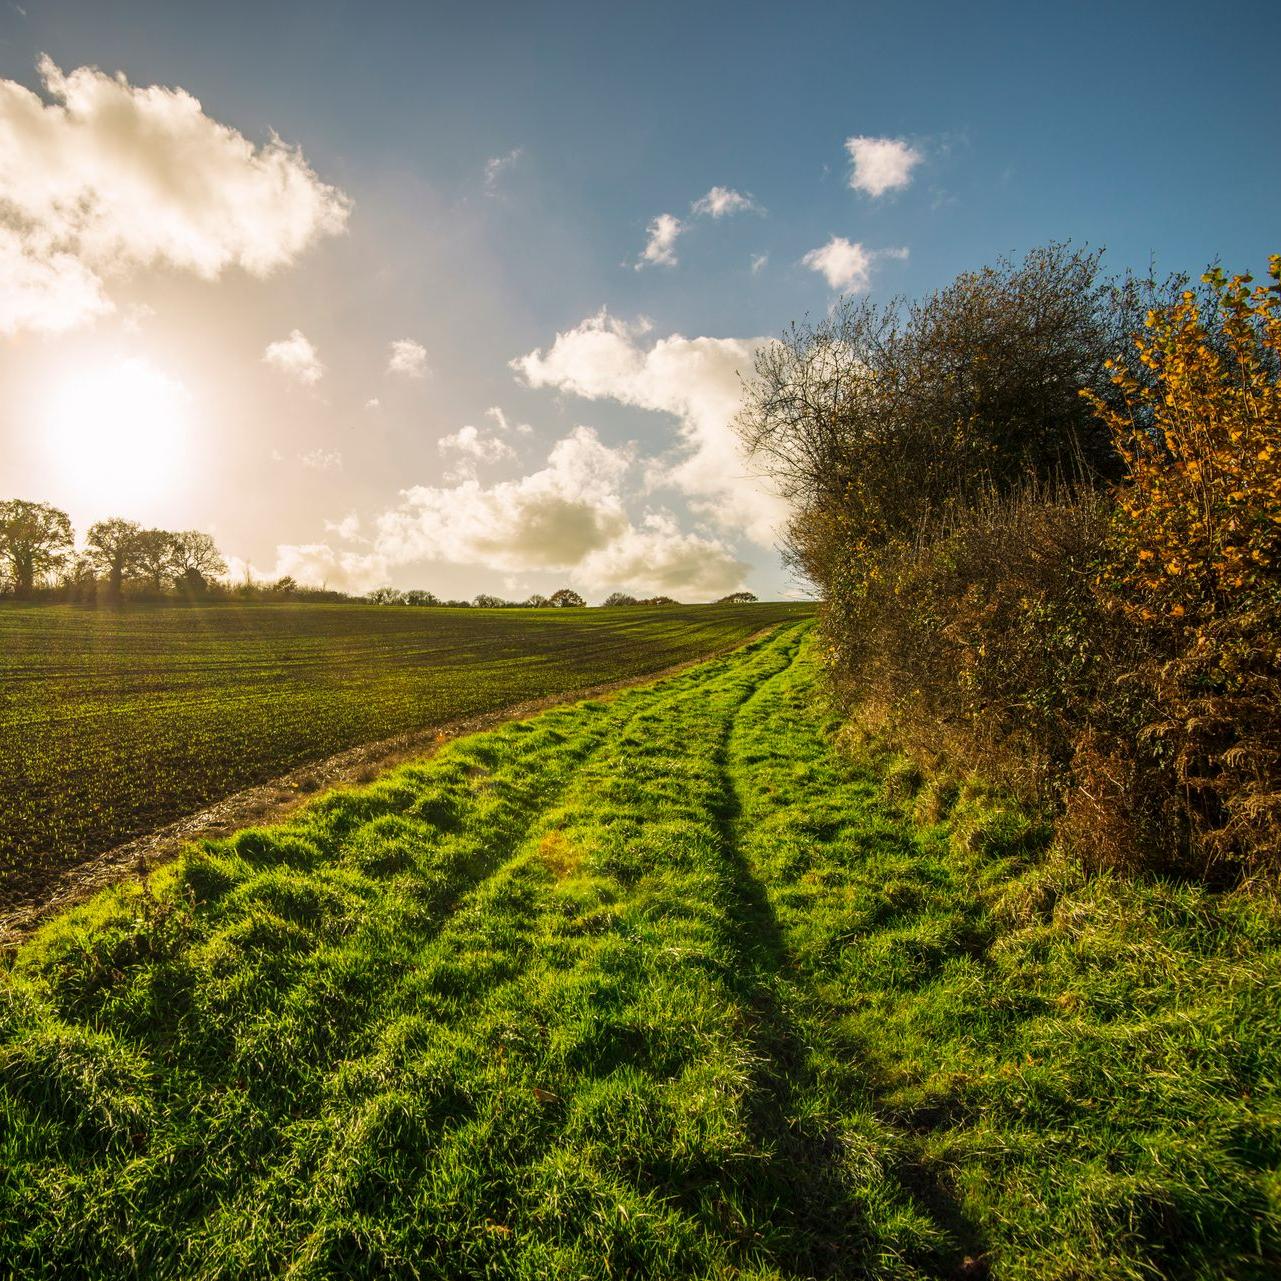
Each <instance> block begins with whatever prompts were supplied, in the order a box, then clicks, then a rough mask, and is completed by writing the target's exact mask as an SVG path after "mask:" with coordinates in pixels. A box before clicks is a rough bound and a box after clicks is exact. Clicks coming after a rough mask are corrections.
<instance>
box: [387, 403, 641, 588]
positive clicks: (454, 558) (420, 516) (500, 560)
mask: <svg viewBox="0 0 1281 1281" xmlns="http://www.w3.org/2000/svg"><path fill="white" fill-rule="evenodd" d="M631 465H632V456H631V452H630V451H629V450H626V449H612V448H610V447H609V446H607V445H605V444H604V443H603V442H602V441H601V439H600V438H599V437H598V436H597V434H596V433H595V432H594V431H593V430H592V429H591V428H590V427H578V428H576V429H575V430H574V431H573V432H572V433H570V435H568V436H566V437H565V438H564V439H562V440H560V441H557V443H556V445H555V446H554V447H553V448H552V450H551V453H550V454H549V455H548V458H547V465H546V466H545V467H543V468H541V469H540V470H539V471H536V472H532V473H530V474H529V475H527V476H522V477H521V478H520V479H519V480H509V481H499V482H497V483H496V484H493V485H489V486H483V485H481V484H480V483H479V482H478V481H477V480H475V479H474V478H471V479H467V480H463V481H461V482H460V483H458V484H456V485H452V486H428V485H417V486H415V487H413V488H412V489H407V490H405V491H404V493H403V495H402V502H401V504H400V506H399V507H397V508H396V509H395V510H393V511H389V512H386V513H384V514H383V515H382V516H380V517H379V518H378V522H377V535H376V537H375V542H374V545H375V548H376V550H377V552H378V553H379V554H380V555H382V556H384V557H385V558H386V559H387V560H388V561H390V562H394V563H397V564H408V563H411V562H414V561H429V560H444V561H450V562H452V563H455V564H479V565H485V566H487V567H490V568H493V569H499V570H504V571H508V572H514V573H520V572H524V571H528V570H538V569H565V568H570V567H573V566H575V565H578V564H579V563H580V562H581V561H582V560H583V558H584V557H585V556H587V555H588V554H589V553H591V552H593V551H597V550H599V549H601V548H603V547H605V546H606V545H607V544H608V543H609V542H610V541H611V540H613V539H614V538H616V537H618V536H619V535H620V534H622V533H623V532H625V531H626V529H627V528H628V524H629V522H628V518H627V515H626V512H625V511H624V508H623V501H622V495H621V492H620V491H621V483H622V479H623V476H624V474H625V473H626V472H627V471H628V469H629V468H630V467H631Z"/></svg>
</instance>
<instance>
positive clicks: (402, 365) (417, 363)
mask: <svg viewBox="0 0 1281 1281" xmlns="http://www.w3.org/2000/svg"><path fill="white" fill-rule="evenodd" d="M387 372H388V373H389V374H404V376H405V377H406V378H423V377H425V376H426V374H427V348H426V347H424V346H423V345H422V343H420V342H415V341H414V339H412V338H397V339H396V340H395V341H394V342H393V343H392V345H391V351H390V354H389V355H388V357H387Z"/></svg>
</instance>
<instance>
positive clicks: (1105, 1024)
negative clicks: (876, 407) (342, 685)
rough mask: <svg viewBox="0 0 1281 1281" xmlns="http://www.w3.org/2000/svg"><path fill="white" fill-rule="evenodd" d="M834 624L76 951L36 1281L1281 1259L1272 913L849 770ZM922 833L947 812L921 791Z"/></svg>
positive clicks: (30, 959) (431, 765) (39, 956)
mask: <svg viewBox="0 0 1281 1281" xmlns="http://www.w3.org/2000/svg"><path fill="white" fill-rule="evenodd" d="M811 646H812V641H811V639H810V637H809V634H808V629H807V627H806V625H804V624H801V625H794V626H791V627H788V628H785V629H784V630H783V631H782V632H780V633H779V634H777V635H776V636H774V637H772V638H770V639H768V640H766V641H761V642H756V643H754V644H753V645H751V646H749V647H747V648H746V649H744V650H742V651H740V652H738V653H737V654H735V655H732V656H730V657H727V658H724V659H720V660H716V661H713V662H711V663H708V664H705V665H703V666H701V667H699V668H696V669H693V670H691V671H690V672H688V673H685V674H683V675H681V676H679V677H675V678H672V679H669V680H666V681H664V682H662V683H660V684H659V685H657V686H655V687H652V688H648V689H638V690H632V691H628V692H626V693H623V694H621V695H619V696H617V697H616V698H613V699H611V700H608V701H602V700H597V701H591V702H587V703H582V704H579V705H577V706H575V707H572V708H565V709H557V710H553V711H550V712H547V713H544V714H542V715H540V716H538V717H535V718H532V719H530V720H527V721H523V722H518V723H513V724H509V725H506V726H504V727H502V728H500V729H497V730H494V731H492V732H489V733H486V734H482V735H478V736H475V737H472V738H469V739H463V740H459V741H457V742H455V743H453V744H451V745H449V746H448V747H446V748H445V749H444V750H443V751H441V752H440V753H439V754H438V755H437V756H436V757H434V758H432V759H431V760H430V761H427V762H424V763H421V764H418V765H414V766H410V767H406V768H403V769H401V770H398V771H396V772H395V773H393V774H390V775H388V776H387V777H386V778H384V779H383V780H381V781H379V782H378V783H376V784H374V785H373V786H371V787H368V788H365V789H363V790H359V791H349V792H342V793H334V794H331V795H329V796H326V797H323V798H321V799H319V800H318V801H317V802H315V803H314V804H313V805H311V806H309V807H308V808H307V809H306V810H304V811H301V812H300V813H299V815H298V816H297V817H296V818H295V819H294V820H293V821H291V822H290V823H289V824H287V825H284V826H280V827H276V828H271V829H260V830H251V831H247V832H244V833H241V834H239V835H237V836H236V837H234V838H231V839H229V840H227V841H224V842H217V843H210V844H208V845H207V846H205V847H204V848H203V849H201V850H199V851H193V852H192V853H190V854H189V855H188V856H186V857H185V858H184V859H183V860H181V861H180V862H179V863H178V864H175V865H173V866H172V867H170V868H168V869H165V870H164V871H162V872H159V873H156V874H153V876H152V877H151V879H150V881H149V883H148V884H147V885H146V886H132V887H121V888H119V889H117V890H114V891H111V892H109V893H108V894H105V895H103V896H101V897H100V898H99V899H97V900H95V901H94V902H92V903H91V904H88V905H86V906H84V907H82V908H79V909H76V910H75V911H74V912H72V913H69V914H67V915H66V916H64V917H62V918H60V919H59V920H57V921H55V922H53V923H51V924H50V925H49V926H47V927H46V928H45V929H44V930H43V931H42V933H41V934H40V935H39V936H38V937H37V938H36V939H34V940H33V941H32V942H31V943H29V944H27V945H26V946H24V947H23V948H22V949H20V950H19V951H18V952H17V953H16V954H14V955H13V956H12V957H11V959H10V960H9V962H8V970H7V975H6V976H5V977H4V982H3V985H2V986H0V1259H3V1260H5V1262H6V1265H7V1266H8V1268H9V1269H10V1270H11V1271H13V1272H14V1273H15V1274H17V1275H23V1276H51V1277H52V1276H68V1275H87V1276H147V1277H155V1276H179V1275H180V1276H195V1277H215V1276H216V1277H224V1276H225V1277H246V1276H276V1275H284V1274H287V1275H289V1276H292V1277H299V1278H303V1277H334V1278H337V1277H353V1276H370V1277H373V1276H379V1277H382V1276H409V1277H442V1278H443V1277H450V1278H461V1277H496V1278H497V1277H524V1278H539V1279H540V1281H545V1279H546V1278H549V1277H557V1278H559V1277H572V1278H578V1277H584V1278H585V1277H619V1276H637V1277H641V1276H649V1277H684V1276H693V1277H755V1278H793V1277H797V1278H799V1277H820V1276H821V1277H859V1276H893V1277H980V1276H987V1275H990V1276H993V1277H1003V1278H1026V1279H1028V1281H1031V1279H1032V1278H1038V1279H1039V1278H1047V1277H1060V1278H1091V1279H1093V1278H1140V1277H1178V1278H1194V1277H1195V1278H1210V1277H1265V1276H1273V1275H1276V1271H1277V1268H1278V1266H1279V1265H1281V1207H1279V1206H1278V1194H1279V1193H1281V1179H1279V1178H1278V1173H1277V1169H1278V1160H1279V1157H1281V1101H1279V1100H1278V1095H1277V1086H1276V1080H1277V1070H1278V1065H1279V1064H1281V1035H1279V1033H1281V1027H1279V1026H1278V1023H1279V1015H1281V910H1279V909H1278V908H1277V906H1276V904H1275V903H1274V902H1273V901H1272V900H1269V899H1265V898H1249V897H1246V896H1243V895H1229V896H1219V897H1216V896H1214V895H1211V894H1209V893H1207V892H1206V891H1204V890H1200V889H1196V888H1192V887H1187V886H1178V885H1169V884H1161V883H1156V882H1132V883H1124V882H1120V881H1115V880H1111V879H1109V878H1098V879H1095V880H1092V881H1088V882H1086V881H1082V880H1081V879H1079V878H1078V877H1076V876H1075V875H1074V874H1073V872H1072V870H1071V869H1070V868H1067V867H1062V866H1058V865H1056V864H1055V863H1054V862H1053V861H1047V860H1046V859H1045V858H1044V856H1043V854H1042V851H1041V849H1040V846H1041V844H1042V843H1043V836H1042V834H1040V833H1039V832H1037V831H1036V830H1035V829H1033V828H1031V827H1030V826H1029V825H1028V823H1027V822H1026V821H1025V820H1024V819H1022V818H1021V817H1020V816H1019V814H1018V813H1017V812H1015V811H1013V810H1009V809H1007V808H1004V807H1002V806H1001V805H1000V804H999V803H998V802H996V801H993V800H992V799H990V798H984V797H983V796H981V795H978V794H974V793H967V794H965V795H964V796H963V797H962V799H961V801H960V802H959V803H958V804H957V805H956V807H955V808H954V809H953V810H952V811H951V813H950V814H949V815H948V816H947V817H946V819H945V820H944V821H943V822H941V823H937V824H934V825H933V826H929V827H924V828H922V827H918V826H917V825H916V824H915V823H914V822H913V821H912V819H911V817H910V815H909V814H908V813H907V812H906V811H907V810H908V809H909V808H911V806H912V801H913V798H912V796H911V794H910V788H908V787H905V786H904V785H903V779H902V777H901V776H896V777H893V778H892V779H891V781H892V782H893V784H894V785H893V786H891V787H887V786H886V777H885V768H884V765H883V763H878V762H873V761H863V762H851V761H849V760H848V759H847V758H846V757H844V756H843V755H842V754H840V753H839V752H837V751H836V750H835V749H834V748H833V744H832V732H833V730H834V728H835V726H834V725H833V724H832V723H831V722H830V720H829V718H828V717H827V715H826V713H825V712H824V710H823V707H822V703H821V700H820V699H819V697H818V686H817V681H818V675H817V671H816V666H815V663H814V661H813V656H812V649H811ZM922 808H924V807H922Z"/></svg>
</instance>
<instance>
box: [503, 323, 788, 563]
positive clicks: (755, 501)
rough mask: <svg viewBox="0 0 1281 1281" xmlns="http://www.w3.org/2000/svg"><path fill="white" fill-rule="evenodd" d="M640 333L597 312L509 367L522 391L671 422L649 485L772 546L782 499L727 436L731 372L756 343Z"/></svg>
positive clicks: (748, 367)
mask: <svg viewBox="0 0 1281 1281" xmlns="http://www.w3.org/2000/svg"><path fill="white" fill-rule="evenodd" d="M647 328H648V327H647V326H627V325H625V324H622V323H620V322H619V321H617V320H615V319H614V318H613V317H611V316H610V315H608V313H606V312H605V311H601V312H599V313H598V314H597V315H595V316H590V317H588V318H587V319H586V320H584V321H583V322H582V323H581V324H580V325H578V326H577V327H576V328H574V329H570V330H568V331H566V332H565V333H558V334H557V335H556V339H555V341H554V342H553V343H552V345H551V346H550V347H549V348H547V350H546V351H532V352H530V353H529V354H528V355H525V356H521V357H518V358H517V359H516V360H513V361H512V362H511V363H512V367H513V368H514V369H515V370H516V371H517V372H518V373H519V374H520V375H521V377H523V378H524V380H525V381H526V382H527V383H529V385H530V386H531V387H554V388H556V389H558V390H561V391H568V392H572V393H573V394H575V395H578V396H583V397H586V398H587V399H589V400H606V399H609V400H617V401H620V402H621V403H623V404H626V405H636V406H639V407H640V408H643V409H651V410H655V411H658V412H661V413H668V414H672V415H674V416H675V417H676V418H677V420H678V421H679V438H678V447H677V449H676V451H675V452H674V454H673V456H672V457H671V458H670V459H668V460H666V461H665V462H664V463H663V464H661V465H659V466H658V467H656V468H655V469H654V470H655V474H656V477H657V479H658V481H659V483H662V484H667V485H671V486H674V487H675V488H677V489H679V490H681V491H682V492H684V493H685V494H686V495H688V496H689V498H690V502H691V506H693V507H694V509H695V510H696V511H698V512H699V513H700V514H701V515H703V516H705V517H706V518H707V519H709V520H713V521H715V522H716V523H718V524H719V525H721V526H722V527H723V528H726V529H731V530H741V531H742V532H744V533H745V534H747V535H748V537H750V538H752V539H753V540H754V541H756V542H757V543H760V544H761V545H762V546H767V547H768V546H772V545H773V543H774V542H775V539H776V537H777V534H778V530H779V529H780V528H781V525H782V522H783V520H784V519H785V518H786V508H785V505H784V503H783V501H782V499H781V498H780V497H779V496H778V494H777V493H776V492H775V491H773V489H772V488H771V487H770V486H769V485H768V483H766V482H765V481H764V480H763V479H761V478H760V477H758V476H755V475H753V474H752V472H751V469H750V468H749V466H748V465H747V462H746V460H745V459H744V457H743V453H742V450H741V447H740V445H739V441H738V438H737V436H736V434H735V432H734V429H733V420H734V416H735V414H737V412H738V409H739V406H740V403H741V399H742V385H741V383H740V381H739V375H740V374H742V375H744V376H750V375H751V372H752V361H753V357H754V355H755V353H756V350H757V348H758V347H759V346H760V345H761V344H762V343H763V342H765V341H766V340H765V339H761V338H756V339H744V338H684V337H682V336H681V335H680V334H673V335H672V336H671V337H669V338H662V339H659V340H658V341H657V342H655V343H654V344H652V345H649V346H647V345H643V344H642V342H641V341H639V340H640V339H641V338H642V337H643V336H644V334H645V332H646V330H647Z"/></svg>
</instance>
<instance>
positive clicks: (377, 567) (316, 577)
mask: <svg viewBox="0 0 1281 1281" xmlns="http://www.w3.org/2000/svg"><path fill="white" fill-rule="evenodd" d="M286 574H287V575H288V576H289V577H291V578H293V579H295V580H296V581H297V582H299V583H302V584H304V585H305V586H308V587H328V588H331V589H332V590H334V591H340V592H367V591H369V590H370V589H371V588H374V587H377V586H379V585H380V584H382V583H385V582H386V581H387V574H388V566H387V562H386V561H385V560H384V559H383V558H382V557H381V556H379V555H378V553H377V552H352V551H342V550H340V549H336V548H333V547H331V546H330V545H329V544H328V543H301V544H294V543H281V544H280V545H279V546H278V547H277V548H276V568H275V570H274V571H273V572H272V573H271V574H270V575H267V577H269V578H270V579H271V580H272V581H274V580H275V579H277V578H283V577H284V576H285V575H286Z"/></svg>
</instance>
